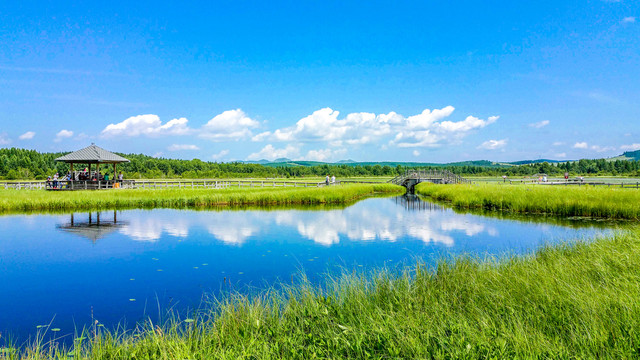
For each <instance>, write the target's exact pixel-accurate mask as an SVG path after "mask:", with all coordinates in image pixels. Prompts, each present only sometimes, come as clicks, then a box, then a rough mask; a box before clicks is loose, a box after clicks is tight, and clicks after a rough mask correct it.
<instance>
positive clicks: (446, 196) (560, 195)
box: [416, 183, 640, 220]
mask: <svg viewBox="0 0 640 360" xmlns="http://www.w3.org/2000/svg"><path fill="white" fill-rule="evenodd" d="M416 193H417V194H419V195H424V196H429V197H431V198H432V199H435V200H440V201H448V202H451V204H452V205H453V206H454V207H456V208H460V209H488V210H500V211H510V212H516V213H536V214H553V215H560V216H586V217H597V218H610V219H631V220H638V219H639V218H640V191H638V190H636V189H620V188H606V187H592V186H581V187H568V186H567V187H565V186H546V185H535V186H510V185H491V184H482V185H434V184H430V183H422V184H419V185H417V186H416Z"/></svg>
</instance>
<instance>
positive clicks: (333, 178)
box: [325, 175, 336, 186]
mask: <svg viewBox="0 0 640 360" xmlns="http://www.w3.org/2000/svg"><path fill="white" fill-rule="evenodd" d="M325 183H326V184H327V186H329V185H331V184H335V183H336V176H335V175H331V177H329V175H327V178H326V179H325Z"/></svg>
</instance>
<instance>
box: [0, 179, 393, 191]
mask: <svg viewBox="0 0 640 360" xmlns="http://www.w3.org/2000/svg"><path fill="white" fill-rule="evenodd" d="M116 183H118V184H119V185H118V186H119V187H120V188H121V189H226V188H230V187H239V188H255V187H258V188H260V187H293V188H298V187H305V188H306V187H324V186H326V183H325V182H324V181H322V182H308V181H307V182H302V181H290V180H275V179H260V180H226V179H201V180H123V181H60V180H59V181H58V182H57V185H55V186H54V182H53V181H50V182H47V181H5V182H0V188H3V189H17V190H51V191H66V190H104V189H113V188H114V185H115V184H116ZM380 183H382V182H374V181H357V180H343V181H336V182H335V183H332V184H330V185H332V186H333V185H343V184H380Z"/></svg>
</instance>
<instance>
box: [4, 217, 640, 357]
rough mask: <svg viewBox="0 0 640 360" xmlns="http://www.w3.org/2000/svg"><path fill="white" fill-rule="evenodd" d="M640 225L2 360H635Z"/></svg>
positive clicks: (213, 311) (226, 301)
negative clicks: (526, 251)
mask: <svg viewBox="0 0 640 360" xmlns="http://www.w3.org/2000/svg"><path fill="white" fill-rule="evenodd" d="M638 235H640V232H639V231H637V229H636V230H633V231H626V232H619V233H615V234H613V235H611V236H609V237H608V238H602V239H597V240H595V241H590V242H578V243H573V244H563V245H556V246H550V247H545V248H543V249H541V250H539V251H538V252H536V253H535V254H532V255H529V256H525V257H514V258H510V259H509V258H503V259H500V260H495V259H493V260H492V259H488V260H485V261H481V260H474V259H472V258H465V257H462V258H458V259H457V260H454V261H443V262H441V263H440V264H438V266H437V267H436V268H435V269H433V268H432V269H427V268H426V267H425V266H424V264H420V263H418V264H416V265H414V266H407V267H405V268H403V269H401V270H400V271H387V270H377V271H374V272H372V273H368V274H355V273H345V274H343V275H341V276H337V277H333V278H328V280H327V284H328V285H327V286H326V287H323V288H319V287H317V286H314V285H312V284H310V283H309V282H308V281H305V280H304V277H303V278H302V280H301V281H300V282H299V283H297V284H294V285H290V286H284V287H283V288H281V289H278V290H276V289H275V288H272V289H271V290H267V291H265V292H263V293H261V294H259V295H252V296H248V295H241V294H232V295H230V296H227V297H224V298H223V299H222V300H219V301H217V302H215V303H212V304H211V305H209V306H205V307H204V308H203V309H201V310H200V311H198V312H197V313H195V314H193V315H192V316H189V318H182V319H180V317H178V316H171V317H169V318H168V320H166V321H165V322H163V323H160V324H154V323H150V322H148V321H147V322H143V323H140V324H138V326H137V327H136V328H135V329H133V330H129V331H124V330H122V329H120V330H114V331H108V330H105V329H104V328H98V329H97V330H96V329H95V328H94V329H89V330H85V331H83V332H81V333H80V335H76V340H74V341H73V345H72V346H69V347H68V348H62V347H60V346H47V344H43V343H37V342H36V343H35V344H32V345H25V346H24V347H23V348H22V350H20V351H18V350H16V349H15V348H11V349H13V350H7V351H6V352H5V357H6V358H7V359H49V358H55V359H210V358H222V359H225V358H228V359H238V358H252V359H281V358H292V359H313V358H367V359H369V358H374V359H382V358H473V359H475V358H488V359H504V358H567V359H568V358H615V359H618V358H636V357H638V356H640V353H638V351H639V349H640V331H638V329H640V301H638V299H640V262H639V261H638V259H640V242H639V241H638ZM70 354H72V355H73V356H71V355H70ZM0 356H1V355H0Z"/></svg>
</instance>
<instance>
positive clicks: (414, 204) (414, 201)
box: [394, 194, 445, 212]
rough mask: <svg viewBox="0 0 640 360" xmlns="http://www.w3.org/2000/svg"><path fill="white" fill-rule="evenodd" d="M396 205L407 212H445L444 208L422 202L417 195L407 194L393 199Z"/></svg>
mask: <svg viewBox="0 0 640 360" xmlns="http://www.w3.org/2000/svg"><path fill="white" fill-rule="evenodd" d="M394 201H395V203H396V204H397V205H401V206H402V207H404V208H405V209H407V210H409V211H431V212H435V211H445V208H444V207H442V206H440V205H437V204H434V203H432V202H429V201H423V200H422V199H420V197H419V196H417V195H412V194H407V195H404V196H398V197H396V198H394Z"/></svg>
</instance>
